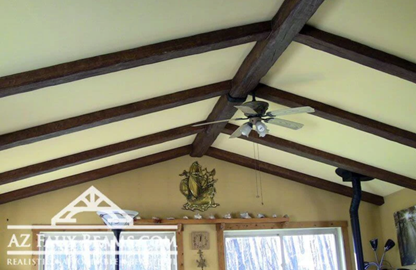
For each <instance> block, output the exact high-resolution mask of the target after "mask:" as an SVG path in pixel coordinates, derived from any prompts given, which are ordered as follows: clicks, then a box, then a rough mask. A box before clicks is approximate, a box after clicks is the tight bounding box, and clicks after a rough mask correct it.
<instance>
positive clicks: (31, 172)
mask: <svg viewBox="0 0 416 270" xmlns="http://www.w3.org/2000/svg"><path fill="white" fill-rule="evenodd" d="M202 130H203V127H192V126H191V125H188V126H182V127H178V128H174V129H170V130H166V131H162V132H159V133H155V134H151V135H147V136H144V137H140V138H136V139H132V140H128V141H125V142H120V143H116V144H112V145H107V146H104V147H100V148H96V149H92V150H88V151H85V152H81V153H77V154H73V155H70V156H66V157H61V158H57V159H53V160H49V161H45V162H42V163H38V164H34V165H30V166H26V167H23V168H19V169H15V170H12V171H7V172H3V173H0V185H3V184H7V183H11V182H15V181H18V180H22V179H25V178H29V177H33V176H36V175H40V174H44V173H49V172H53V171H56V170H60V169H64V168H68V167H72V166H75V165H80V164H83V163H86V162H91V161H94V160H97V159H101V158H105V157H109V156H113V155H118V154H121V153H125V152H128V151H133V150H137V149H140V148H144V147H148V146H152V145H155V144H160V143H164V142H167V141H172V140H176V139H179V138H183V137H186V136H190V135H193V134H195V133H197V132H200V131H202Z"/></svg>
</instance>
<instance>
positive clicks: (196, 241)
mask: <svg viewBox="0 0 416 270" xmlns="http://www.w3.org/2000/svg"><path fill="white" fill-rule="evenodd" d="M191 248H192V249H193V250H207V249H209V233H208V232H205V231H203V232H192V233H191Z"/></svg>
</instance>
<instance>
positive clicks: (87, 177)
mask: <svg viewBox="0 0 416 270" xmlns="http://www.w3.org/2000/svg"><path fill="white" fill-rule="evenodd" d="M190 152H191V146H183V147H179V148H176V149H173V150H168V151H164V152H161V153H157V154H154V155H150V156H146V157H141V158H138V159H134V160H130V161H126V162H123V163H119V164H114V165H111V166H107V167H104V168H100V169H96V170H93V171H89V172H84V173H80V174H77V175H71V176H68V177H64V178H61V179H58V180H54V181H50V182H46V183H43V184H39V185H35V186H31V187H27V188H23V189H18V190H15V191H11V192H7V193H3V194H0V204H3V203H8V202H12V201H16V200H20V199H24V198H28V197H32V196H35V195H39V194H43V193H46V192H50V191H55V190H58V189H62V188H66V187H70V186H74V185H79V184H82V183H86V182H89V181H93V180H97V179H100V178H104V177H108V176H111V175H115V174H118V173H122V172H127V171H131V170H135V169H138V168H142V167H146V166H149V165H153V164H156V163H160V162H163V161H167V160H171V159H175V158H177V157H181V156H185V155H188V154H189V153H190Z"/></svg>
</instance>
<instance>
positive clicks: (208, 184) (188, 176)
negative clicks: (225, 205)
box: [179, 161, 219, 212]
mask: <svg viewBox="0 0 416 270" xmlns="http://www.w3.org/2000/svg"><path fill="white" fill-rule="evenodd" d="M214 175H215V169H213V170H212V171H210V172H209V171H208V170H207V169H206V168H205V169H202V167H201V165H199V163H198V161H195V162H194V163H192V165H191V167H190V168H189V171H186V170H184V171H183V173H182V174H180V176H184V177H185V178H184V179H182V180H181V183H180V186H179V188H180V191H181V193H182V194H183V195H184V196H185V197H186V200H187V201H188V202H187V203H185V204H184V205H183V209H185V210H191V211H195V210H197V211H201V212H203V211H206V210H207V209H208V208H211V207H212V208H215V207H217V206H219V204H218V203H215V201H214V196H215V193H216V190H215V187H214V183H215V182H217V180H216V179H214Z"/></svg>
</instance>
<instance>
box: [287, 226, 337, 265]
mask: <svg viewBox="0 0 416 270" xmlns="http://www.w3.org/2000/svg"><path fill="white" fill-rule="evenodd" d="M283 246H284V248H283V249H284V256H285V266H286V267H285V269H286V270H337V269H338V261H337V252H336V245H335V236H334V235H333V234H315V235H292V236H283Z"/></svg>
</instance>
